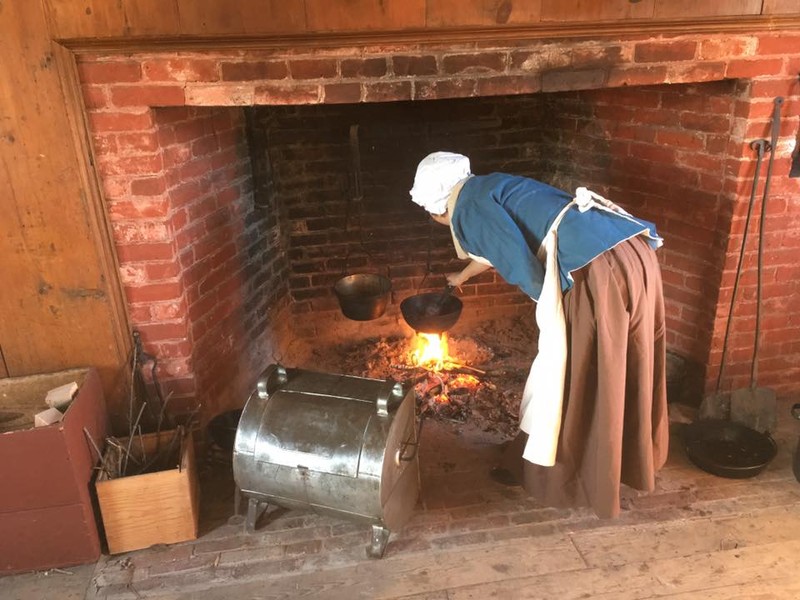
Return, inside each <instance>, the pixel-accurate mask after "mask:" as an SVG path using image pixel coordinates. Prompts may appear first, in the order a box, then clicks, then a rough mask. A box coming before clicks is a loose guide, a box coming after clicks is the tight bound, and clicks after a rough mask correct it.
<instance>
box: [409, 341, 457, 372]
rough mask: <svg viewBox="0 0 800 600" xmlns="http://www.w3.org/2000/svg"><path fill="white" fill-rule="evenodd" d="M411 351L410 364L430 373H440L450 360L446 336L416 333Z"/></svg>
mask: <svg viewBox="0 0 800 600" xmlns="http://www.w3.org/2000/svg"><path fill="white" fill-rule="evenodd" d="M414 346H415V347H414V349H413V350H412V351H411V363H412V364H413V365H415V366H417V367H425V368H426V369H428V370H430V371H440V370H441V369H442V368H443V367H444V364H445V361H446V360H448V359H449V358H450V355H449V354H448V347H447V336H446V335H444V334H442V335H437V334H435V333H418V334H417V337H416V339H415V343H414Z"/></svg>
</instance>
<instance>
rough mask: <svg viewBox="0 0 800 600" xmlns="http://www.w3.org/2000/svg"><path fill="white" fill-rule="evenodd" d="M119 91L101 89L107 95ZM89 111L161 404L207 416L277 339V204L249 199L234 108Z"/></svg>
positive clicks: (240, 124)
mask: <svg viewBox="0 0 800 600" xmlns="http://www.w3.org/2000/svg"><path fill="white" fill-rule="evenodd" d="M91 91H92V92H94V93H95V95H96V97H98V98H99V97H103V96H105V95H106V94H107V92H108V90H106V89H104V88H103V87H102V86H92V89H91ZM126 98H127V95H124V94H122V95H120V94H119V93H117V90H116V89H115V90H112V91H111V103H114V105H115V106H117V105H118V106H119V107H120V108H121V107H123V106H128V104H126V102H127V100H125V99H126ZM103 106H107V105H103ZM92 118H93V121H94V128H95V138H94V142H95V148H96V149H98V150H100V152H98V156H99V161H98V170H99V171H100V173H101V174H102V175H103V179H104V192H105V196H106V199H107V201H108V211H109V215H110V217H111V221H112V226H113V228H114V235H115V238H116V241H117V252H118V256H119V260H120V272H121V277H122V282H123V285H124V290H125V293H126V297H127V300H128V309H129V318H130V321H131V326H132V327H133V328H135V329H137V330H139V331H140V332H141V334H142V339H143V341H144V342H145V346H146V350H147V351H148V352H150V353H152V354H154V355H155V356H156V357H158V359H159V365H160V367H159V376H160V381H161V383H162V385H163V386H164V393H165V394H167V395H169V396H170V406H171V407H172V409H174V410H175V411H176V412H179V413H180V412H187V411H190V410H192V409H193V408H194V406H195V405H196V404H202V405H203V413H202V414H203V416H206V417H208V416H213V415H214V414H216V413H217V412H220V411H221V410H223V409H225V408H230V407H235V406H238V405H240V404H241V403H242V402H243V400H244V399H245V398H246V397H247V394H248V393H249V387H250V386H251V385H252V377H253V372H257V370H258V369H259V368H263V366H264V365H266V364H268V363H269V361H270V360H271V354H272V353H273V352H274V351H275V349H276V348H278V347H279V346H280V339H281V336H282V334H283V328H282V327H280V323H282V322H285V319H283V318H281V317H280V315H281V313H282V312H285V310H286V307H287V294H286V285H287V281H288V268H287V262H286V253H285V250H284V249H283V248H282V239H281V237H280V236H279V235H278V234H277V228H278V227H277V226H278V219H277V214H276V213H275V212H273V211H270V210H269V209H268V208H265V209H256V208H255V207H254V203H253V192H252V182H251V175H250V159H249V152H248V149H247V145H246V143H245V135H244V116H243V114H242V111H241V109H238V108H195V107H171V108H157V109H147V110H146V111H138V112H127V113H126V112H121V113H117V114H114V115H109V114H106V113H104V112H100V111H99V112H97V113H95V114H94V115H93V117H92ZM270 320H272V321H274V324H273V325H272V326H268V322H269V321H270ZM120 400H121V399H117V402H115V403H114V404H116V405H120V404H121V401H120ZM117 407H118V406H115V407H114V408H117Z"/></svg>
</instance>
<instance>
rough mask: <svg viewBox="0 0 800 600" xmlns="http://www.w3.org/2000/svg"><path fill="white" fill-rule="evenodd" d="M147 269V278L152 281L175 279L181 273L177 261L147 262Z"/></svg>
mask: <svg viewBox="0 0 800 600" xmlns="http://www.w3.org/2000/svg"><path fill="white" fill-rule="evenodd" d="M145 271H146V272H147V278H148V279H149V280H150V281H151V282H156V281H162V280H164V279H174V278H175V277H178V276H179V275H180V274H181V270H180V266H179V265H178V263H177V262H175V261H171V262H158V263H155V262H151V263H147V264H146V265H145Z"/></svg>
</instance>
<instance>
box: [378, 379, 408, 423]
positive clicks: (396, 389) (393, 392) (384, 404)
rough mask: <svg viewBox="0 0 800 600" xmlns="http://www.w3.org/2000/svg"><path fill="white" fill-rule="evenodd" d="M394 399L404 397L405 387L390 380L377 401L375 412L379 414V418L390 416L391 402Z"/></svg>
mask: <svg viewBox="0 0 800 600" xmlns="http://www.w3.org/2000/svg"><path fill="white" fill-rule="evenodd" d="M392 397H394V398H398V397H399V398H402V397H403V385H402V384H401V383H398V382H396V381H394V380H393V379H391V378H389V379H387V380H386V385H385V386H384V388H383V389H382V390H381V392H380V393H379V394H378V397H377V399H376V400H375V410H376V411H377V412H378V416H379V417H388V416H389V401H390V400H391V399H392Z"/></svg>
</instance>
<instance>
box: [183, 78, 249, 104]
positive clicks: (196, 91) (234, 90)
mask: <svg viewBox="0 0 800 600" xmlns="http://www.w3.org/2000/svg"><path fill="white" fill-rule="evenodd" d="M254 92H255V90H254V87H253V85H247V84H243V85H220V84H201V83H198V84H188V85H187V86H186V104H189V105H193V106H250V105H252V104H253V102H254V100H253V98H254Z"/></svg>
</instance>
